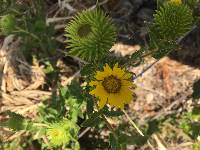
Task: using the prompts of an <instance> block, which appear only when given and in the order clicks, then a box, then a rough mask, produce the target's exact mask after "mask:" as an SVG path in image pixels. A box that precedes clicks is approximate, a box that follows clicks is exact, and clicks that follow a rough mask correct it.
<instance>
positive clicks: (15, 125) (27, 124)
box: [3, 111, 32, 131]
mask: <svg viewBox="0 0 200 150" xmlns="http://www.w3.org/2000/svg"><path fill="white" fill-rule="evenodd" d="M7 113H8V115H9V117H10V118H9V120H8V121H6V122H4V123H3V126H6V127H8V128H10V129H13V130H14V131H19V130H29V129H30V128H31V126H32V122H31V121H30V120H28V119H26V118H24V117H23V116H22V115H20V114H16V113H14V112H10V111H9V112H7Z"/></svg>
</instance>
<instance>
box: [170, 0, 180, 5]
mask: <svg viewBox="0 0 200 150" xmlns="http://www.w3.org/2000/svg"><path fill="white" fill-rule="evenodd" d="M171 2H172V3H175V4H178V5H180V4H182V1H181V0H171Z"/></svg>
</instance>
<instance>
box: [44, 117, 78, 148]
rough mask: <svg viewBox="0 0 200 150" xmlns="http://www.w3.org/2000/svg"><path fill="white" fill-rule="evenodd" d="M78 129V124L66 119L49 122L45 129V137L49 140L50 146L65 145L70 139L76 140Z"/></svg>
mask: <svg viewBox="0 0 200 150" xmlns="http://www.w3.org/2000/svg"><path fill="white" fill-rule="evenodd" d="M78 130H79V128H78V126H77V125H76V124H74V123H73V122H71V121H69V120H67V119H64V120H63V121H60V122H58V123H52V124H50V125H49V128H48V129H47V138H48V140H49V142H50V147H56V146H61V145H67V144H69V142H70V140H74V141H76V140H75V139H76V136H77V134H78Z"/></svg>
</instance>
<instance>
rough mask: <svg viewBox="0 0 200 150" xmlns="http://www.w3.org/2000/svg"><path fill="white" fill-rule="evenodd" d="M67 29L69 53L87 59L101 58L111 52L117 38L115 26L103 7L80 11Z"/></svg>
mask: <svg viewBox="0 0 200 150" xmlns="http://www.w3.org/2000/svg"><path fill="white" fill-rule="evenodd" d="M65 31H66V34H65V36H66V37H67V40H66V42H67V48H69V49H70V51H69V54H71V55H75V56H78V57H80V58H81V59H84V60H86V61H96V60H99V59H101V58H102V57H103V56H105V55H106V54H107V53H108V52H109V49H110V48H111V47H112V45H113V43H114V41H115V39H116V29H115V26H114V25H113V23H112V21H111V19H110V18H109V17H108V16H106V14H105V13H104V12H103V11H102V10H101V9H93V10H83V11H82V12H79V13H78V14H77V15H76V16H75V17H73V19H72V20H71V21H70V22H69V24H68V25H67V27H66V29H65Z"/></svg>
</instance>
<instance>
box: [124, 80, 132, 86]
mask: <svg viewBox="0 0 200 150" xmlns="http://www.w3.org/2000/svg"><path fill="white" fill-rule="evenodd" d="M121 83H122V86H128V87H130V86H133V83H132V82H131V81H129V80H121Z"/></svg>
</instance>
